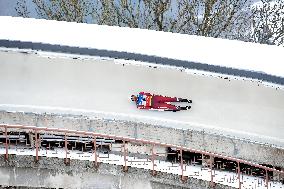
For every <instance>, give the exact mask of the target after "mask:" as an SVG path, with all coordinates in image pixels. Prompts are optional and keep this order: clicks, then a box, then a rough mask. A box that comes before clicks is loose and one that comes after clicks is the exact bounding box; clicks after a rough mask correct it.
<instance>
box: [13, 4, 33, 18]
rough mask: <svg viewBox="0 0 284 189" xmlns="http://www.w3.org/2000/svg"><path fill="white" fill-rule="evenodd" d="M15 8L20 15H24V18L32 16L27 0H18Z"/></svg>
mask: <svg viewBox="0 0 284 189" xmlns="http://www.w3.org/2000/svg"><path fill="white" fill-rule="evenodd" d="M15 9H16V11H17V14H18V15H19V16H21V17H24V18H27V17H30V15H29V14H30V12H29V11H28V7H27V2H26V0H19V1H17V7H16V8H15Z"/></svg>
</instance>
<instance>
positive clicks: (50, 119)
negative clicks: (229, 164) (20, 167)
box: [0, 111, 284, 168]
mask: <svg viewBox="0 0 284 189" xmlns="http://www.w3.org/2000/svg"><path fill="white" fill-rule="evenodd" d="M0 123H5V124H23V125H34V126H38V127H54V128H66V129H73V130H85V131H94V132H97V133H107V134H110V135H111V134H113V135H117V136H124V137H131V138H139V139H146V140H152V141H158V142H163V143H168V144H175V145H181V146H186V147H189V148H193V149H199V150H205V151H209V152H214V153H218V154H222V155H227V156H231V157H236V158H240V159H244V160H248V161H252V162H256V163H260V164H269V165H273V166H278V167H282V168H284V161H283V157H284V150H283V149H281V148H276V147H273V146H271V145H267V144H259V143H253V142H250V141H247V140H241V139H234V138H229V137H226V136H221V135H217V134H213V133H208V132H205V131H203V132H200V131H194V130H190V129H187V130H182V129H173V128H166V127H162V126H157V125H151V124H145V123H137V122H132V121H118V120H107V119H96V118H92V117H88V116H75V115H73V116H72V115H57V114H36V113H24V112H7V111H0Z"/></svg>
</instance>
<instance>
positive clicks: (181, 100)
mask: <svg viewBox="0 0 284 189" xmlns="http://www.w3.org/2000/svg"><path fill="white" fill-rule="evenodd" d="M179 102H188V103H192V100H188V99H183V98H179Z"/></svg>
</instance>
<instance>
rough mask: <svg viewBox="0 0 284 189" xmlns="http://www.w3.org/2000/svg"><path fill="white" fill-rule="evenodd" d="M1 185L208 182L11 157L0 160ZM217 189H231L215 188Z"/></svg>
mask: <svg viewBox="0 0 284 189" xmlns="http://www.w3.org/2000/svg"><path fill="white" fill-rule="evenodd" d="M0 183H1V184H2V185H7V186H9V185H10V186H30V187H47V188H48V187H52V188H84V189H86V188H96V189H120V188H123V189H181V188H184V189H206V188H209V184H210V183H209V182H207V181H202V180H198V179H193V178H189V179H188V180H187V181H186V182H185V183H183V182H182V181H181V180H180V178H179V177H178V176H176V175H171V174H164V173H160V172H158V173H157V175H156V176H155V177H153V176H152V175H151V173H150V172H149V171H146V170H143V169H136V168H131V167H130V168H129V169H128V172H127V173H125V172H123V171H122V167H121V166H115V165H110V164H100V166H99V168H98V169H97V170H96V169H95V168H94V166H93V163H92V162H89V161H77V160H72V161H71V164H70V166H65V164H64V163H63V159H58V158H41V159H40V161H39V162H38V163H35V162H34V158H33V157H31V156H10V157H9V161H8V162H6V161H5V160H4V158H3V156H1V157H0ZM215 188H216V189H231V187H228V186H224V185H220V184H217V185H216V187H215Z"/></svg>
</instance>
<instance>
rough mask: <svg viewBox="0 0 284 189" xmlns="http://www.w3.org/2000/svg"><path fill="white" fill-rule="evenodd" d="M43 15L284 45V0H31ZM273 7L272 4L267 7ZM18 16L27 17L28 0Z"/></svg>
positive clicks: (21, 4)
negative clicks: (253, 3) (259, 3)
mask: <svg viewBox="0 0 284 189" xmlns="http://www.w3.org/2000/svg"><path fill="white" fill-rule="evenodd" d="M31 1H32V2H33V3H34V5H35V7H36V12H37V14H38V17H40V18H45V19H53V20H64V21H72V22H87V23H97V24H105V25H115V26H123V27H124V26H125V27H132V28H143V29H151V30H158V31H167V32H174V33H184V34H192V35H201V36H210V37H222V38H229V39H239V40H244V41H255V42H260V43H269V44H278V45H279V44H283V30H284V26H283V11H284V8H283V6H284V5H283V4H284V2H283V0H274V2H277V3H274V4H273V6H271V0H262V3H263V6H259V7H257V6H255V7H254V8H252V9H251V8H250V1H251V0H68V1H65V0H31ZM268 5H269V6H268ZM16 10H17V12H18V15H20V16H24V17H28V16H29V11H28V9H27V6H26V0H18V6H17V8H16Z"/></svg>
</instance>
